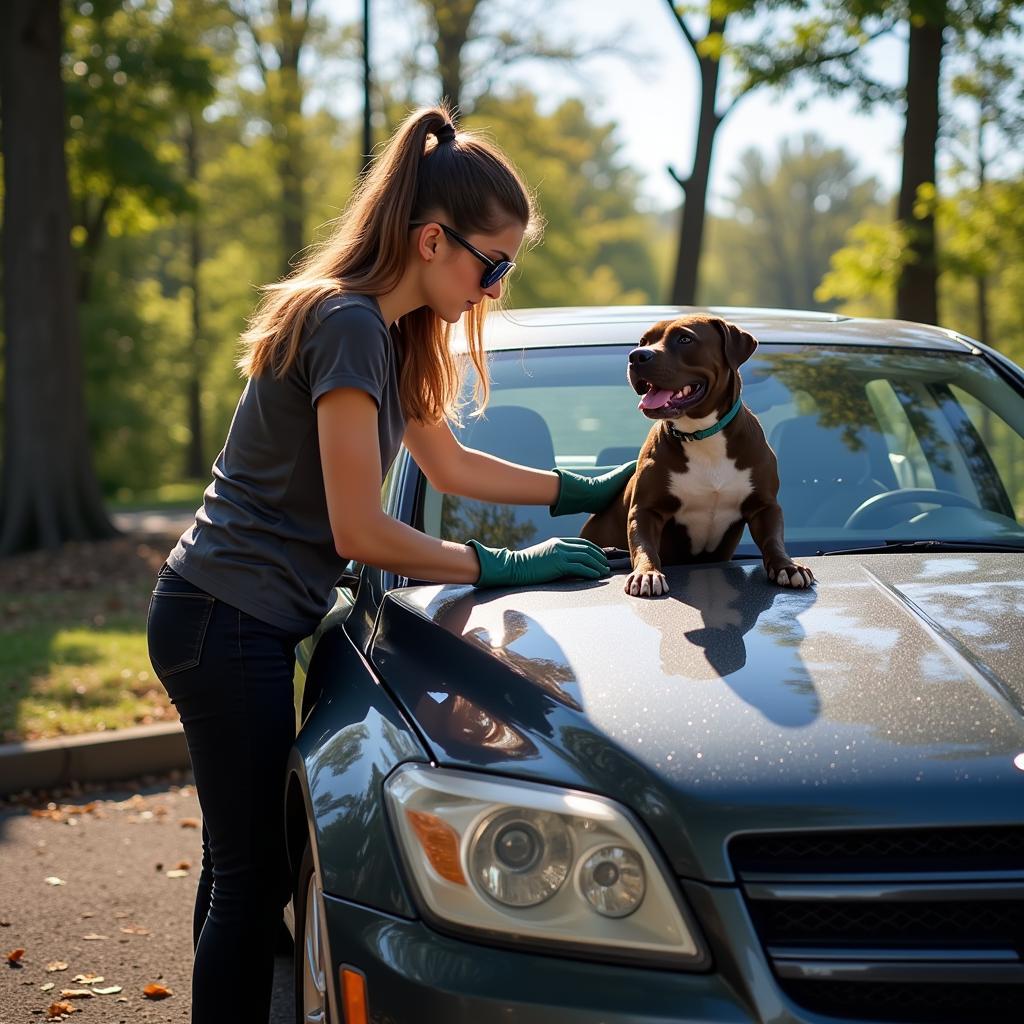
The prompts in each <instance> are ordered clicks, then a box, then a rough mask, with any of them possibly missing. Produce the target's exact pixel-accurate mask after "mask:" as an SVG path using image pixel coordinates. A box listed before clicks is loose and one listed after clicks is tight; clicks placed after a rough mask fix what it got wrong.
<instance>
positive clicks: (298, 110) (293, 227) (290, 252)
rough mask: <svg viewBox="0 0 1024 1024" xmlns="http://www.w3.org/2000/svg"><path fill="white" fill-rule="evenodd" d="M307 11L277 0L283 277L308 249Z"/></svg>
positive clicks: (286, 1)
mask: <svg viewBox="0 0 1024 1024" xmlns="http://www.w3.org/2000/svg"><path fill="white" fill-rule="evenodd" d="M308 7H309V5H308V4H307V13H306V15H305V16H302V17H296V16H294V15H293V14H292V9H291V0H278V4H277V9H278V16H277V22H278V24H277V30H278V33H279V35H280V42H279V43H278V46H277V55H278V60H279V62H280V64H279V67H278V69H277V72H276V79H277V82H276V85H277V89H276V92H277V103H276V104H275V105H276V107H277V111H276V117H275V122H276V123H275V125H274V129H275V132H276V135H277V175H278V180H279V181H280V183H281V244H282V246H283V247H284V273H287V272H288V271H289V270H290V269H291V268H290V262H291V260H292V259H294V257H295V256H296V255H297V254H298V253H300V252H301V251H302V249H303V248H304V247H305V244H306V242H305V231H304V225H305V220H306V199H305V195H304V193H303V187H302V186H303V177H304V173H305V167H306V161H305V138H304V132H303V120H302V80H301V78H300V77H299V57H300V55H301V53H302V46H303V43H304V42H305V34H306V28H307V18H308Z"/></svg>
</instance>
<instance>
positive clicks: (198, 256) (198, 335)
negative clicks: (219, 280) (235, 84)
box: [185, 114, 210, 479]
mask: <svg viewBox="0 0 1024 1024" xmlns="http://www.w3.org/2000/svg"><path fill="white" fill-rule="evenodd" d="M185 130H186V133H187V134H186V136H185V153H186V159H187V161H188V179H189V181H190V182H192V184H193V185H195V184H197V183H198V181H199V140H198V138H197V134H196V119H195V116H194V115H193V114H189V116H188V122H187V125H186V129H185ZM201 216H202V215H201V211H200V209H199V208H198V207H197V208H196V209H195V210H194V211H193V213H192V216H191V217H190V218H189V220H190V223H189V284H190V285H191V289H192V344H191V352H190V353H189V359H188V362H187V365H188V383H187V385H186V388H187V395H186V397H187V400H188V427H189V434H190V440H189V444H188V451H187V452H186V453H185V476H187V477H191V478H192V479H199V478H202V477H205V476H206V475H207V474H208V472H209V468H210V467H209V466H208V465H207V462H206V458H205V457H204V454H203V448H204V444H203V409H202V380H203V368H204V363H205V355H206V353H205V348H204V345H203V322H202V309H201V306H200V290H199V284H200V282H199V266H200V264H201V263H202V259H203V248H202V235H201V234H200V227H199V225H200V223H201Z"/></svg>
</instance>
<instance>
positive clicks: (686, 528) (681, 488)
mask: <svg viewBox="0 0 1024 1024" xmlns="http://www.w3.org/2000/svg"><path fill="white" fill-rule="evenodd" d="M756 348H757V340H756V339H755V338H754V336H753V335H752V334H750V333H749V332H747V331H744V330H742V329H741V328H739V327H737V326H736V325H735V324H731V323H729V322H728V321H726V320H723V319H721V318H720V317H717V316H707V315H703V314H697V315H692V316H683V317H679V318H678V319H675V320H662V321H660V322H659V323H656V324H655V325H654V326H653V327H651V328H650V329H649V330H647V331H646V332H645V333H644V335H643V337H642V338H641V339H640V344H639V345H638V346H637V347H636V348H634V349H633V350H632V351H631V352H630V353H629V358H628V364H627V378H628V380H629V383H630V385H631V386H632V387H633V390H634V391H635V392H636V393H637V394H638V395H640V396H641V397H640V404H639V406H638V408H639V409H640V410H641V411H642V412H643V414H644V415H645V416H646V417H647V418H648V419H651V420H654V423H653V425H652V426H651V430H650V433H649V434H648V435H647V440H646V441H645V442H644V444H643V447H642V448H641V449H640V455H639V457H638V460H637V467H636V471H635V472H634V474H633V476H632V477H631V478H630V479H629V481H628V482H627V484H626V487H625V490H624V491H623V492H622V495H621V497H620V498H617V499H614V500H613V501H612V503H611V504H610V505H609V506H608V507H607V508H606V509H605V510H604V511H603V512H599V513H597V514H595V515H592V516H591V517H590V518H589V519H588V520H587V521H586V523H585V524H584V526H583V529H582V530H581V531H580V536H581V537H585V538H586V539H587V540H591V541H593V542H594V543H595V544H598V545H600V546H602V547H626V546H627V545H628V547H629V555H630V562H631V566H632V571H631V572H630V574H629V576H628V578H627V579H626V583H625V590H626V593H627V594H631V595H633V596H634V597H654V596H659V595H661V594H665V593H668V581H667V580H666V579H665V576H664V574H663V573H662V571H661V570H662V566H663V565H671V564H676V565H678V564H685V563H691V562H724V561H727V560H728V559H730V558H731V557H732V555H733V552H735V550H736V545H737V544H739V541H740V537H741V535H742V533H743V525H744V523H746V524H747V525H748V526H749V527H750V534H751V536H752V537H753V538H754V541H755V543H756V544H757V546H758V548H760V550H761V556H762V558H763V560H764V568H765V572H766V573H767V575H768V579H770V580H771V581H772V582H774V583H776V584H778V585H779V586H782V587H798V588H802V587H809V586H811V585H812V584H813V583H814V574H813V573H812V572H811V570H810V569H808V568H807V567H806V566H803V565H799V564H798V563H796V562H794V561H793V560H792V559H791V558H790V557H789V555H787V554H786V550H785V547H784V546H783V534H782V509H781V508H780V507H779V503H778V500H777V495H778V492H779V474H778V469H777V463H776V460H775V453H774V452H773V451H772V450H771V448H770V447H769V446H768V442H767V441H766V440H765V436H764V431H763V430H762V429H761V424H760V423H759V422H758V420H757V417H756V416H755V415H754V414H753V413H752V412H751V411H750V410H749V409H748V408H747V407H746V406H745V405H744V404H743V401H742V399H741V398H740V388H741V380H740V373H739V368H740V366H741V365H742V364H743V363H745V362H746V361H747V360H748V359H749V358H750V356H751V355H752V354H753V352H754V350H755V349H756Z"/></svg>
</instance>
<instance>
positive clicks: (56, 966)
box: [46, 960, 68, 971]
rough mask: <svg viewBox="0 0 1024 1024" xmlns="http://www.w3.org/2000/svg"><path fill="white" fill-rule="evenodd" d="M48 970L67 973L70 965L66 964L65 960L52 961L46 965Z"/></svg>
mask: <svg viewBox="0 0 1024 1024" xmlns="http://www.w3.org/2000/svg"><path fill="white" fill-rule="evenodd" d="M46 969H47V970H48V971H66V970H67V969H68V965H67V964H66V963H64V961H63V960H51V961H50V962H49V963H48V964H47V965H46Z"/></svg>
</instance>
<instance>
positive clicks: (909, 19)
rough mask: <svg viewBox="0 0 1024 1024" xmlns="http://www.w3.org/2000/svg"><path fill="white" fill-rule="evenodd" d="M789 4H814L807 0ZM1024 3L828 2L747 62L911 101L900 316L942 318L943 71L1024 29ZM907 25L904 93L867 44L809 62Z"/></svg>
mask: <svg viewBox="0 0 1024 1024" xmlns="http://www.w3.org/2000/svg"><path fill="white" fill-rule="evenodd" d="M786 5H787V6H790V7H794V8H797V9H802V8H804V6H805V5H804V4H803V3H801V2H800V0H787V4H786ZM1020 11H1021V9H1020V4H1019V0H822V2H821V3H820V4H819V5H817V6H816V8H815V9H814V10H813V11H812V12H811V13H810V14H808V15H807V16H806V17H802V18H797V19H796V20H795V21H794V22H791V23H789V24H787V25H785V26H784V27H783V28H781V29H780V30H778V31H767V32H766V33H765V35H764V37H763V38H762V39H761V40H759V41H758V43H757V44H756V45H754V46H751V47H748V50H747V59H748V62H749V63H750V64H751V66H755V67H758V68H759V69H760V71H761V73H762V75H764V76H766V77H767V78H773V76H776V75H777V74H778V73H779V72H780V71H788V70H789V69H791V68H792V66H793V63H794V61H795V60H796V59H797V58H800V59H802V60H803V61H804V63H803V65H802V67H803V69H804V70H807V71H808V72H809V73H810V74H811V75H813V76H814V77H815V79H816V80H817V81H818V82H819V83H820V84H823V85H824V86H825V87H826V88H827V89H828V90H829V91H831V92H838V91H840V90H843V89H854V90H855V91H856V92H857V94H858V95H859V96H860V99H861V102H862V104H864V105H865V106H869V105H871V104H872V103H874V102H877V101H878V100H888V101H891V100H894V99H896V98H902V100H903V101H904V103H905V109H906V115H905V124H904V133H903V164H902V175H901V181H900V192H899V198H898V202H897V220H898V223H899V226H900V230H899V233H898V234H899V237H900V238H901V239H902V245H903V253H902V258H901V261H900V268H899V276H898V280H897V284H896V315H897V316H898V317H901V318H903V319H907V320H919V321H923V322H925V323H936V322H937V321H938V319H939V311H938V290H937V274H938V266H939V257H938V254H937V248H936V234H935V220H934V217H935V202H936V198H937V188H936V173H935V167H936V151H937V147H938V144H939V138H940V135H939V133H940V127H941V124H942V118H941V110H940V95H941V87H942V84H943V81H944V78H943V68H944V62H945V61H946V55H947V54H948V53H949V52H951V51H952V52H956V51H960V52H964V53H969V54H970V57H971V59H972V60H975V59H977V56H978V53H979V48H980V47H983V46H985V45H987V44H989V43H991V41H993V40H996V39H1001V38H1002V37H1003V36H1004V35H1005V34H1007V33H1019V32H1020V29H1021V25H1020ZM896 30H899V31H901V32H905V33H906V38H907V58H908V59H907V80H906V84H905V87H904V88H903V90H902V92H901V96H900V97H894V96H893V93H892V90H891V89H890V88H888V87H887V86H886V85H885V84H884V83H882V82H881V81H879V80H878V79H877V78H875V77H874V76H873V75H872V74H871V73H870V71H869V70H868V67H867V64H866V60H865V54H866V52H867V50H866V46H864V45H861V46H860V47H859V48H858V50H857V51H856V52H853V53H852V54H850V55H849V56H848V57H846V58H845V59H842V60H839V61H834V60H829V61H819V60H817V59H816V58H815V59H814V60H811V61H810V62H807V61H806V55H807V53H808V51H809V50H810V51H811V52H814V53H820V52H822V48H823V47H824V46H825V45H832V42H833V41H834V40H835V39H836V38H837V37H838V38H842V37H847V38H854V39H857V40H860V41H861V42H862V44H863V43H864V42H866V41H867V40H869V39H872V38H876V37H878V36H880V35H884V34H887V33H889V32H892V31H896Z"/></svg>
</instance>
